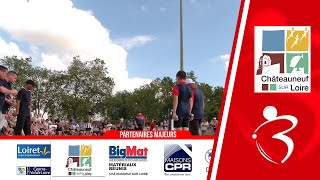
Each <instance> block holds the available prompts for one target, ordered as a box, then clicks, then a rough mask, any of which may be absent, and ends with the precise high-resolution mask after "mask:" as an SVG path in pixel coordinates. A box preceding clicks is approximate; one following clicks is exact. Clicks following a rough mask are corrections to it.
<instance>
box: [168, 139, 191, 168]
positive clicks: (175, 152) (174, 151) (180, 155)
mask: <svg viewBox="0 0 320 180" xmlns="http://www.w3.org/2000/svg"><path fill="white" fill-rule="evenodd" d="M191 154H192V145H191V144H183V145H178V144H167V145H165V146H164V171H165V172H191V171H192V156H191Z"/></svg>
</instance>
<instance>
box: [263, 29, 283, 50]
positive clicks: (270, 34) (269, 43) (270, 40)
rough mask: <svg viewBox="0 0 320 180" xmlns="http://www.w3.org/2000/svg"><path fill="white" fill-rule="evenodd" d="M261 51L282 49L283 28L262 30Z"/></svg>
mask: <svg viewBox="0 0 320 180" xmlns="http://www.w3.org/2000/svg"><path fill="white" fill-rule="evenodd" d="M262 36H263V37H262V51H284V48H285V46H284V45H285V39H284V38H285V36H284V30H278V31H263V35H262Z"/></svg>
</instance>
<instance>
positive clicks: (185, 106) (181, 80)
mask: <svg viewBox="0 0 320 180" xmlns="http://www.w3.org/2000/svg"><path fill="white" fill-rule="evenodd" d="M186 77H187V75H186V73H185V72H184V71H178V73H177V75H176V78H177V84H176V85H175V86H174V87H173V90H172V95H173V112H172V113H173V114H172V117H173V119H174V120H175V121H174V127H175V129H176V130H177V131H181V130H183V131H189V120H191V119H192V118H193V114H192V113H191V110H192V106H193V102H192V95H191V89H190V87H189V86H188V85H187V83H186Z"/></svg>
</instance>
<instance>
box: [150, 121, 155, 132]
mask: <svg viewBox="0 0 320 180" xmlns="http://www.w3.org/2000/svg"><path fill="white" fill-rule="evenodd" d="M156 126H157V124H156V122H154V119H152V120H151V122H150V131H153V129H156Z"/></svg>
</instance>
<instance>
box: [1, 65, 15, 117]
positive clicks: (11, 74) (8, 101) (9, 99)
mask: <svg viewBox="0 0 320 180" xmlns="http://www.w3.org/2000/svg"><path fill="white" fill-rule="evenodd" d="M16 81H17V73H16V72H15V71H9V72H8V74H7V78H6V79H5V80H2V84H3V85H4V87H6V88H7V89H8V90H12V84H14V83H15V82H16ZM11 106H16V104H15V103H14V102H13V101H12V96H11V95H7V96H6V97H5V103H4V105H3V107H2V114H7V112H8V110H9V108H10V107H11Z"/></svg>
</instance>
